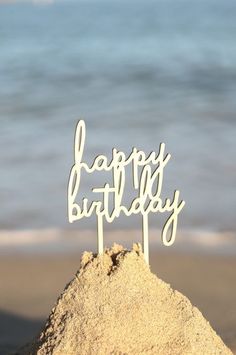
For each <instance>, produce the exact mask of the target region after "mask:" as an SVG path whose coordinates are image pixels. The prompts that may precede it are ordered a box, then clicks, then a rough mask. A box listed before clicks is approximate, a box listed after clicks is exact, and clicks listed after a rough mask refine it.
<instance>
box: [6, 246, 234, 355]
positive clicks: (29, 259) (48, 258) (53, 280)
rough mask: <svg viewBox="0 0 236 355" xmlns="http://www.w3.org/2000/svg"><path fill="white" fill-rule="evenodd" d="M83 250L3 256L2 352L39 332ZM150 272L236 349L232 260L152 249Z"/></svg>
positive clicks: (69, 278)
mask: <svg viewBox="0 0 236 355" xmlns="http://www.w3.org/2000/svg"><path fill="white" fill-rule="evenodd" d="M82 252H83V251H82V250H77V251H76V253H75V252H74V253H70V254H68V253H67V254H64V255H63V254H60V255H55V254H52V255H30V254H28V255H23V254H21V255H19V254H17V255H13V254H11V255H10V254H9V255H1V258H0V280H1V297H0V353H1V354H7V352H8V351H13V350H15V349H17V347H18V346H21V345H23V344H24V343H26V342H27V341H30V340H31V339H32V338H33V337H34V336H35V335H36V334H37V333H38V331H39V330H40V327H41V326H42V325H43V323H44V321H45V319H46V317H47V316H48V314H49V312H50V310H51V308H52V306H53V305H54V303H55V302H56V299H57V297H58V296H59V294H60V293H61V292H62V290H63V289H64V287H65V285H66V284H67V283H68V282H69V281H70V280H71V279H72V278H73V276H74V274H75V272H76V271H77V269H78V268H79V266H80V258H81V254H82ZM150 264H151V270H152V272H154V273H155V274H156V275H157V276H158V277H160V278H161V279H163V280H164V281H165V282H167V283H170V284H171V286H172V287H173V288H175V289H177V290H178V291H180V292H182V293H183V294H184V295H185V296H187V297H188V298H189V299H190V301H191V303H192V304H193V305H196V306H197V307H198V308H199V310H200V311H201V312H202V314H203V316H204V317H205V318H206V319H207V320H208V321H209V322H210V324H211V325H212V327H213V329H214V330H215V331H216V332H217V333H218V334H219V335H220V336H221V338H222V339H223V341H224V342H225V344H226V345H227V346H228V347H229V348H230V349H231V350H232V351H234V353H236V307H235V306H236V299H235V294H236V259H235V258H234V257H229V256H227V257H226V256H224V257H223V256H213V255H197V254H190V253H189V252H188V254H185V253H180V252H179V253H176V252H175V253H173V252H171V251H170V249H168V251H167V252H165V253H163V252H161V253H160V252H158V251H155V250H151V256H150Z"/></svg>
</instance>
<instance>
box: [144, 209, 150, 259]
mask: <svg viewBox="0 0 236 355" xmlns="http://www.w3.org/2000/svg"><path fill="white" fill-rule="evenodd" d="M143 253H144V259H145V261H146V263H147V264H149V245H148V215H147V214H146V213H145V214H143Z"/></svg>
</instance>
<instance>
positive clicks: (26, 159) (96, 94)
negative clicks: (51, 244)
mask: <svg viewBox="0 0 236 355" xmlns="http://www.w3.org/2000/svg"><path fill="white" fill-rule="evenodd" d="M235 16H236V2H235V1H234V0H224V1H222V0H199V1H194V0H142V1H141V0H126V1H124V0H119V1H110V0H100V1H97V0H96V1H95V0H94V1H91V0H89V1H64V2H55V3H54V4H51V5H48V6H40V5H35V4H30V3H24V4H22V3H21V4H8V5H6V4H4V5H3V4H2V5H0V229H30V228H34V229H37V228H51V227H56V228H69V227H71V226H70V225H69V223H68V220H67V195H66V194H67V182H68V176H69V170H70V167H71V165H72V164H73V138H74V129H75V125H76V122H77V120H78V119H79V118H83V119H84V120H85V121H86V125H87V137H86V146H85V159H86V160H87V161H89V162H91V161H92V159H93V157H94V156H95V155H97V154H98V153H102V154H106V155H108V156H109V157H110V156H111V149H112V147H116V148H118V149H121V150H124V151H125V152H126V153H127V154H128V153H129V151H130V150H131V148H132V147H133V146H136V147H137V148H140V149H143V150H144V151H145V152H147V153H148V152H150V151H151V150H156V151H158V148H159V143H160V142H164V143H166V150H167V152H170V153H171V154H172V159H171V160H170V162H169V163H168V167H167V168H166V171H165V177H164V184H165V190H164V193H165V194H166V196H169V197H171V196H172V194H173V190H174V189H175V188H177V189H179V190H180V191H181V198H182V199H184V200H185V201H186V206H185V208H184V210H183V211H182V212H181V214H180V219H179V229H181V228H188V229H192V230H196V229H197V230H199V229H200V230H210V231H231V232H235V231H236V218H235V211H236V188H235V187H236V186H235V185H236V163H235V156H236V96H235V95H236V40H235V39H236V21H235ZM93 184H94V186H95V185H96V179H95V178H94V181H93ZM87 187H88V186H87V185H86V177H84V180H83V182H82V187H81V195H85V194H87ZM137 220H138V219H135V220H134V219H132V218H130V219H127V218H125V217H124V218H119V220H118V221H117V223H115V224H114V228H116V227H117V228H118V227H119V228H123V227H132V226H133V223H135V228H138V224H137ZM160 221H161V218H159V215H155V216H153V218H152V219H151V225H152V227H153V228H156V227H158V228H161V227H162V225H161V222H160ZM79 225H80V226H82V227H85V228H87V227H91V226H92V227H94V226H95V219H93V218H92V219H89V220H87V221H81V222H80V223H79V222H77V223H75V224H74V225H73V226H72V227H75V226H77V227H78V226H79ZM140 226H141V222H140ZM110 228H111V227H110Z"/></svg>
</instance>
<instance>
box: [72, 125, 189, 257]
mask: <svg viewBox="0 0 236 355" xmlns="http://www.w3.org/2000/svg"><path fill="white" fill-rule="evenodd" d="M85 136H86V127H85V122H84V121H83V120H80V121H79V122H78V124H77V128H76V133H75V144H74V148H75V150H74V158H75V163H74V165H73V166H72V169H71V172H70V177H69V184H68V216H69V222H71V223H72V222H74V221H76V220H80V219H81V218H83V217H90V216H91V215H92V214H93V213H95V214H96V215H97V222H98V252H99V253H102V252H103V220H104V219H105V220H106V221H107V222H109V223H111V222H113V221H114V219H115V218H118V217H119V216H120V214H121V213H124V214H125V215H126V216H130V215H132V214H141V215H142V225H143V251H144V256H145V259H146V261H147V262H148V258H149V256H148V254H149V252H148V215H149V213H150V212H152V213H157V212H160V213H164V212H169V213H170V215H169V217H168V219H167V221H166V223H165V225H164V227H163V230H162V241H163V244H164V245H166V246H169V245H172V244H173V243H174V241H175V236H176V229H177V222H178V215H179V213H180V211H181V210H182V208H183V207H184V204H185V202H184V201H179V191H178V190H176V191H175V192H174V195H173V199H172V201H171V200H170V199H169V198H166V199H165V200H163V199H162V197H161V192H162V185H163V175H164V168H165V166H166V164H167V163H168V161H169V160H170V154H166V155H165V144H164V143H161V144H160V147H159V152H158V153H157V154H156V153H155V152H151V153H150V154H149V155H148V156H146V154H145V153H144V152H143V151H140V150H138V149H137V148H133V149H132V151H131V153H130V155H129V156H128V157H126V155H125V153H124V152H121V151H118V150H117V149H115V148H113V149H112V158H111V160H110V161H108V158H107V157H106V156H104V155H98V156H97V157H96V158H95V159H94V161H93V163H92V164H91V166H89V165H88V164H87V163H86V162H84V161H83V152H84V146H85ZM129 164H131V165H132V183H133V187H134V189H135V190H137V191H138V193H137V196H136V197H135V198H134V199H133V201H132V202H131V204H130V205H129V206H125V205H124V204H123V195H124V188H125V179H126V176H125V168H126V167H127V166H128V165H129ZM83 171H84V172H85V173H88V174H91V173H94V172H95V171H107V172H111V173H112V177H113V185H112V186H110V184H108V183H105V184H104V186H101V187H95V188H93V189H92V191H93V193H94V194H97V193H98V194H100V195H102V199H101V200H95V201H92V202H91V203H89V201H88V199H87V198H83V199H82V203H81V205H79V204H78V203H77V202H76V197H77V194H78V191H79V188H80V180H81V174H82V172H83ZM111 195H112V196H114V202H113V206H109V197H110V196H111ZM109 207H113V209H112V210H111V208H109Z"/></svg>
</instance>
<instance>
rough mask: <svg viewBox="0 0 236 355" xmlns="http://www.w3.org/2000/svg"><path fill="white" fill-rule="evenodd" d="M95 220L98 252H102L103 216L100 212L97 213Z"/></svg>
mask: <svg viewBox="0 0 236 355" xmlns="http://www.w3.org/2000/svg"><path fill="white" fill-rule="evenodd" d="M97 222H98V226H97V228H98V230H97V233H98V236H97V237H98V254H102V253H103V216H102V215H101V214H98V215H97Z"/></svg>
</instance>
